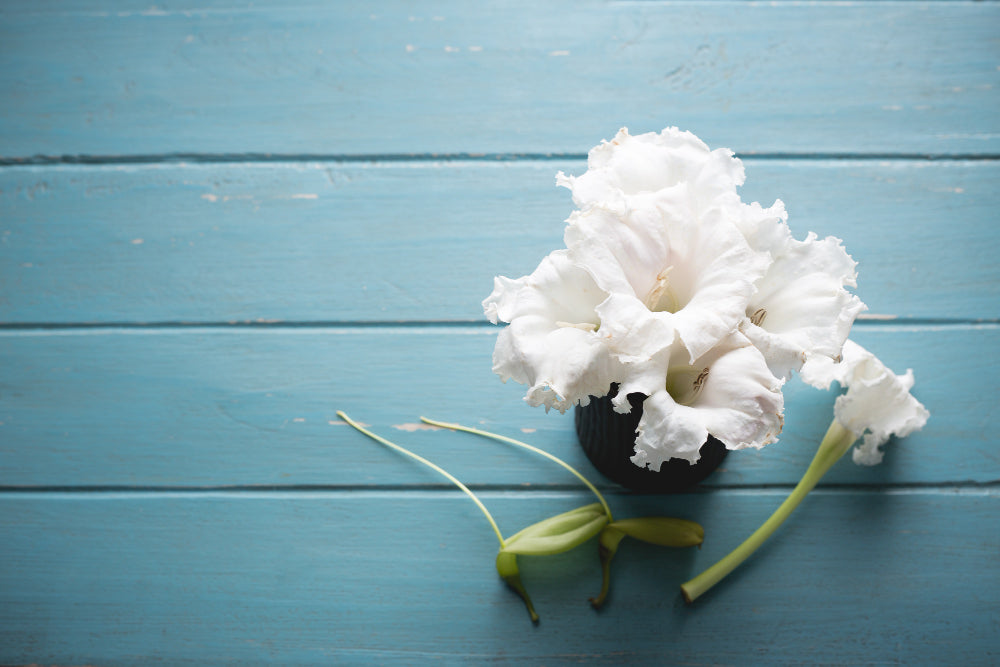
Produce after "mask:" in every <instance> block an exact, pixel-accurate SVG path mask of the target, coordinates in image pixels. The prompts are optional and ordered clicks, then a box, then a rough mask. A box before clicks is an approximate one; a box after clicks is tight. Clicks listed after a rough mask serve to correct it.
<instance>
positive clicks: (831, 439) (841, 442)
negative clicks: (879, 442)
mask: <svg viewBox="0 0 1000 667" xmlns="http://www.w3.org/2000/svg"><path fill="white" fill-rule="evenodd" d="M856 439H857V436H856V435H854V433H852V432H851V431H849V430H848V429H846V428H845V427H844V426H843V425H841V423H840V422H838V421H837V420H836V419H835V420H833V423H832V424H830V428H829V429H828V430H827V432H826V435H825V436H824V437H823V442H821V443H820V446H819V450H817V452H816V456H814V457H813V460H812V463H810V464H809V468H808V469H806V472H805V474H804V475H803V476H802V479H801V480H799V483H798V484H797V485H796V486H795V488H794V489H793V490H792V493H791V494H790V495H789V496H788V498H786V499H785V502H783V503H781V506H779V507H778V509H776V510H775V511H774V514H772V515H771V517H770V518H769V519H768V520H767V521H765V522H764V524H763V525H762V526H761V527H760V528H758V529H757V530H756V531H754V533H753V534H752V535H751V536H750V537H748V538H747V539H746V540H745V541H744V542H743V544H741V545H740V546H738V547H736V548H735V549H734V550H733V551H732V552H731V553H730V554H729V555H728V556H726V557H725V558H723V559H722V560H720V561H719V562H718V563H716V564H715V565H713V566H712V567H710V568H708V569H707V570H705V571H704V572H702V573H701V574H699V575H698V576H697V577H695V578H694V579H692V580H690V581H688V582H686V583H684V584H681V592H682V593H683V594H684V599H685V600H687V601H688V602H694V601H695V600H696V599H698V598H699V597H700V596H701V595H703V594H704V593H705V592H707V591H708V590H709V589H711V588H712V587H713V586H715V584H717V583H719V582H720V581H722V579H723V578H724V577H725V576H726V575H728V574H729V573H730V572H732V571H733V570H735V569H736V567H737V566H739V564H740V563H742V562H743V561H745V560H746V559H747V558H748V557H749V556H750V554H752V553H753V552H754V551H756V550H757V548H758V547H760V545H761V544H763V543H764V541H765V540H766V539H767V538H768V537H770V536H771V533H773V532H774V531H775V530H777V528H778V526H780V525H781V524H782V523H784V521H785V519H787V518H788V517H789V515H790V514H791V513H792V511H793V510H794V509H795V508H796V507H798V505H799V503H801V502H802V499H803V498H805V497H806V495H807V494H808V493H809V492H810V491H812V489H813V487H815V486H816V483H817V482H819V480H820V479H821V478H822V477H823V475H824V474H826V471H827V470H829V469H830V467H831V466H833V464H834V463H836V462H837V461H838V460H839V459H840V457H841V456H843V455H844V453H845V452H846V451H847V450H848V449H850V447H851V445H852V444H854V441H855V440H856Z"/></svg>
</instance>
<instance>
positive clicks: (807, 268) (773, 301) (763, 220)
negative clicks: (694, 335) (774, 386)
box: [737, 200, 865, 379]
mask: <svg viewBox="0 0 1000 667" xmlns="http://www.w3.org/2000/svg"><path fill="white" fill-rule="evenodd" d="M743 214H744V215H743V217H742V218H740V219H739V220H738V221H737V226H739V227H740V229H741V231H743V234H744V236H745V237H746V238H747V241H748V242H749V244H750V246H751V247H752V248H754V249H755V250H759V251H763V252H767V253H769V254H770V256H771V259H772V262H771V264H770V266H769V267H768V269H767V273H766V274H764V276H763V277H762V278H760V279H759V280H758V281H757V282H756V283H755V284H754V287H755V288H756V293H755V294H754V295H753V296H752V297H751V298H750V302H749V304H748V305H747V309H746V318H745V319H744V320H743V322H742V323H741V325H740V329H741V330H742V331H743V333H744V334H746V336H747V337H748V338H749V339H750V340H751V341H753V343H754V345H756V346H757V347H758V348H759V349H760V350H761V352H763V353H764V356H765V358H767V362H768V366H770V368H771V371H772V372H773V373H774V374H775V375H777V376H779V377H783V378H786V379H787V378H788V377H789V375H790V373H791V372H792V371H797V370H799V368H801V367H802V364H803V363H804V362H805V360H806V359H807V358H808V357H810V356H813V355H822V356H826V357H830V358H831V359H836V358H837V357H839V356H840V350H841V347H842V346H843V344H844V341H845V340H847V335H848V333H849V332H850V329H851V326H852V325H853V324H854V320H855V318H856V317H857V315H858V313H859V312H861V311H862V310H864V309H865V305H864V304H863V303H862V302H861V300H860V299H859V298H858V297H857V296H855V295H853V294H851V293H850V292H848V291H847V289H846V287H847V286H850V287H854V286H856V285H857V280H856V278H857V274H856V272H855V267H856V266H857V263H856V262H855V261H854V260H853V259H851V256H850V255H848V254H847V251H846V250H844V247H843V246H842V245H841V241H840V239H837V238H834V237H832V236H830V237H827V238H825V239H818V238H817V237H816V235H815V234H813V233H812V232H810V233H809V235H808V236H807V237H806V240H805V241H797V240H796V239H794V238H792V233H791V230H789V228H788V224H787V223H786V222H785V221H786V219H787V217H788V214H787V213H785V207H784V204H783V203H782V202H781V200H778V201H776V202H775V203H774V205H773V206H772V207H771V208H768V209H764V208H762V207H761V206H760V205H759V204H756V203H754V204H751V205H747V206H744V208H743Z"/></svg>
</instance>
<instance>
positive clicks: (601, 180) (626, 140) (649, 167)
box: [556, 127, 744, 210]
mask: <svg viewBox="0 0 1000 667" xmlns="http://www.w3.org/2000/svg"><path fill="white" fill-rule="evenodd" d="M743 179H744V175H743V165H742V163H741V162H740V161H739V160H737V159H735V158H734V157H733V154H732V151H730V150H729V149H727V148H720V149H717V150H714V151H713V150H710V149H709V148H708V146H706V145H705V143H704V142H702V141H701V140H700V139H699V138H698V137H696V136H694V135H693V134H691V133H690V132H682V131H680V130H678V129H677V128H676V127H668V128H667V129H665V130H663V131H662V132H660V133H659V134H657V133H654V132H648V133H646V134H640V135H638V136H634V137H633V136H631V135H630V134H629V133H628V129H626V128H622V129H621V130H619V131H618V134H617V135H616V136H615V138H614V139H612V140H611V141H602V142H601V144H600V145H599V146H596V147H594V148H593V149H591V151H590V153H589V155H588V156H587V172H586V173H585V174H583V175H582V176H576V177H574V176H567V175H565V174H563V173H562V172H559V174H558V175H557V176H556V183H558V184H559V185H563V186H565V187H567V188H569V189H570V190H572V191H573V201H574V203H576V205H577V206H579V207H581V208H586V207H588V206H591V205H594V204H600V205H602V206H605V207H610V208H614V209H615V210H622V209H623V208H628V207H630V206H631V205H633V204H634V201H635V198H636V197H637V196H641V195H643V194H644V193H655V192H658V191H660V190H663V189H666V188H671V187H673V186H675V185H678V184H680V183H686V184H690V185H692V186H693V187H692V190H691V192H692V194H693V196H694V197H695V198H696V202H697V203H698V204H699V205H700V206H707V205H708V204H709V203H710V202H711V201H713V200H714V199H716V198H717V197H719V196H724V195H729V196H732V195H734V194H735V192H736V188H737V187H738V186H740V185H742V184H743Z"/></svg>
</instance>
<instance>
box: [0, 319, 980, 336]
mask: <svg viewBox="0 0 1000 667" xmlns="http://www.w3.org/2000/svg"><path fill="white" fill-rule="evenodd" d="M997 325H1000V319H998V318H989V319H967V318H954V319H950V318H920V317H914V318H906V317H896V316H893V315H879V314H870V315H862V316H861V317H859V318H858V320H857V321H856V322H855V323H854V326H856V327H859V328H862V329H880V330H882V331H893V330H903V329H906V330H914V329H919V330H943V329H962V330H970V329H995V328H997ZM498 330H499V327H498V325H495V324H492V323H490V322H488V321H486V320H454V321H433V320H429V321H419V320H413V321H400V322H394V321H365V322H339V321H318V320H317V321H282V320H245V321H237V322H7V323H3V322H0V336H19V335H26V336H29V335H30V336H44V335H74V334H79V335H87V334H92V335H112V334H129V333H133V334H152V333H184V332H197V333H232V332H234V331H241V332H247V331H258V332H262V333H263V332H273V333H278V332H285V333H288V332H301V333H314V334H319V333H362V332H369V333H402V332H407V333H444V332H453V333H459V334H473V335H482V334H493V333H496V332H497V331H498Z"/></svg>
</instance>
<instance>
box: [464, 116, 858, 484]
mask: <svg viewBox="0 0 1000 667" xmlns="http://www.w3.org/2000/svg"><path fill="white" fill-rule="evenodd" d="M587 166H588V168H587V171H586V173H584V174H583V175H581V176H577V177H573V176H566V175H565V174H563V173H561V172H560V173H559V175H558V176H557V183H558V184H560V185H563V186H565V187H567V188H569V189H570V190H572V193H573V201H574V203H575V204H576V205H577V207H578V210H576V211H575V212H574V213H573V214H572V215H571V216H570V217H569V219H568V220H567V227H566V230H565V236H564V241H565V245H566V247H565V248H561V249H559V250H556V251H554V252H553V253H551V254H550V255H549V256H548V257H546V258H545V259H543V260H542V262H541V264H540V265H539V266H538V268H537V269H536V270H535V271H534V272H533V273H532V274H530V275H528V276H524V277H522V278H518V279H517V280H511V279H509V278H504V277H498V278H496V280H495V286H494V290H493V293H492V294H490V296H489V297H487V298H486V300H485V301H484V302H483V308H484V310H485V312H486V315H487V317H489V319H490V320H491V321H492V322H494V323H496V322H498V321H503V322H509V323H510V325H509V326H508V327H506V328H504V329H503V330H502V331H501V332H500V335H499V337H498V340H497V344H496V349H495V351H494V355H493V364H494V366H493V368H494V371H495V372H496V373H497V374H498V375H500V377H501V378H502V379H503V380H504V381H506V380H507V379H510V378H513V379H514V380H516V381H517V382H520V383H523V384H526V385H528V387H529V388H528V392H527V396H526V397H525V400H527V401H528V403H530V404H531V405H544V406H545V407H546V408H547V409H548V408H553V407H554V408H556V409H558V410H559V411H561V412H563V411H565V410H566V409H567V408H569V407H570V406H572V405H575V404H581V405H586V404H587V403H588V402H589V400H590V397H591V396H595V397H600V396H605V395H606V394H607V393H608V392H609V390H610V388H611V385H612V383H618V384H619V385H620V388H619V391H618V394H617V396H616V397H615V399H614V403H615V409H616V410H618V411H620V412H628V411H629V410H630V405H629V402H628V400H627V398H626V397H627V395H628V394H630V393H634V392H638V393H641V394H644V395H645V396H647V398H646V400H645V402H644V403H643V414H642V419H641V421H640V422H639V428H638V431H637V433H638V436H637V438H636V448H635V455H634V456H633V458H632V461H633V462H634V463H635V464H636V465H638V466H640V467H647V466H648V467H649V468H650V469H652V470H659V468H660V465H661V464H662V463H663V462H665V461H667V460H669V459H671V458H680V459H685V460H688V461H691V462H694V461H697V460H698V456H699V454H698V451H699V449H700V448H701V446H702V445H703V444H704V443H705V441H706V439H707V438H708V435H709V434H711V435H713V436H714V437H716V438H717V439H719V440H721V441H722V442H723V443H724V444H725V445H726V447H728V448H729V449H742V448H746V447H755V448H759V447H763V446H764V445H766V444H768V443H771V442H774V441H775V440H777V437H778V434H779V433H780V432H781V428H782V423H783V410H784V400H783V396H782V385H783V383H784V381H785V380H786V379H787V378H788V377H789V376H790V374H791V373H792V371H796V370H799V369H800V368H801V367H802V365H803V363H804V362H805V361H806V360H807V359H809V358H812V357H816V356H821V357H826V358H829V359H830V360H831V361H832V360H834V359H838V358H839V357H840V354H841V348H842V346H843V344H844V341H845V340H846V338H847V334H848V332H849V330H850V327H851V325H852V324H853V322H854V319H855V317H856V316H857V314H858V313H859V312H860V311H861V310H862V309H864V305H863V304H862V303H861V301H860V300H859V299H858V298H857V297H856V296H854V295H852V294H851V293H849V292H848V291H847V289H846V288H847V287H853V286H854V285H855V275H856V274H855V262H854V261H853V260H852V259H851V257H850V256H849V255H848V254H847V252H846V251H845V250H844V248H843V246H842V245H841V242H840V240H839V239H836V238H832V237H830V238H826V239H817V238H816V236H815V235H813V234H810V235H809V236H808V237H806V239H805V240H803V241H799V240H796V239H794V238H793V237H792V233H791V231H790V230H789V228H788V225H787V223H786V220H787V214H786V213H785V209H784V204H783V203H782V202H781V201H780V200H779V201H775V203H774V205H772V206H771V207H769V208H764V207H762V206H760V205H759V204H757V203H753V204H746V203H744V202H743V201H742V200H741V199H740V197H739V194H738V193H737V191H736V190H737V188H738V187H739V186H741V185H742V184H743V180H744V172H743V165H742V163H741V162H740V161H739V160H738V159H736V158H735V157H734V156H733V154H732V152H731V151H729V150H728V149H718V150H714V151H713V150H710V149H709V148H708V146H706V145H705V144H704V143H703V142H702V141H701V140H699V139H698V138H697V137H696V136H694V135H693V134H691V133H690V132H682V131H680V130H678V129H677V128H667V129H666V130H664V131H663V132H660V133H659V134H656V133H649V134H642V135H638V136H631V135H629V133H628V131H627V130H625V129H622V130H621V131H619V132H618V134H617V136H615V138H614V139H613V140H612V141H610V142H602V144H601V145H600V146H597V147H595V148H594V149H593V150H591V151H590V154H589V157H588V162H587Z"/></svg>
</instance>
